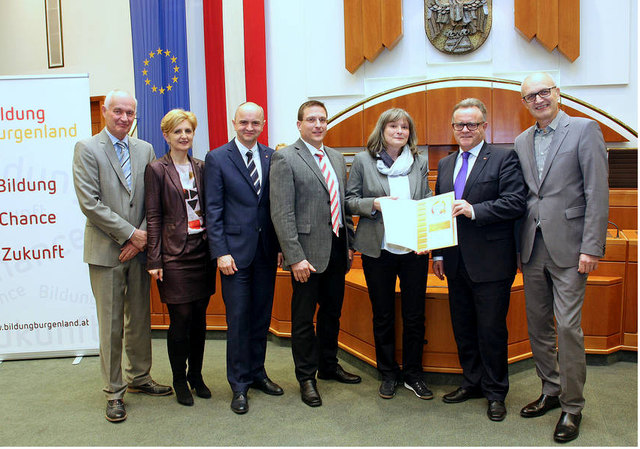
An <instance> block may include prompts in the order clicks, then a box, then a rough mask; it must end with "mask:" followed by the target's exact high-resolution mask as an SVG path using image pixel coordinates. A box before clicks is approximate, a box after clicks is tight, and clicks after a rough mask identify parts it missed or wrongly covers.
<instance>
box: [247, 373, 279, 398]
mask: <svg viewBox="0 0 640 449" xmlns="http://www.w3.org/2000/svg"><path fill="white" fill-rule="evenodd" d="M249 387H251V388H255V389H256V390H260V391H263V392H265V393H267V394H270V395H273V396H280V395H283V394H284V390H283V389H282V387H280V385H278V384H277V383H275V382H274V381H272V380H271V379H269V378H268V377H265V378H264V379H262V380H256V381H254V382H253V383H252V384H251V385H249Z"/></svg>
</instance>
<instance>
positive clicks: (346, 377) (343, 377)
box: [318, 365, 362, 384]
mask: <svg viewBox="0 0 640 449" xmlns="http://www.w3.org/2000/svg"><path fill="white" fill-rule="evenodd" d="M318 379H324V380H337V381H338V382H342V383H343V384H358V383H360V381H361V380H362V378H361V377H360V376H358V375H356V374H351V373H348V372H346V371H345V370H344V369H343V368H342V367H341V366H340V365H337V366H336V369H335V371H330V372H321V371H318Z"/></svg>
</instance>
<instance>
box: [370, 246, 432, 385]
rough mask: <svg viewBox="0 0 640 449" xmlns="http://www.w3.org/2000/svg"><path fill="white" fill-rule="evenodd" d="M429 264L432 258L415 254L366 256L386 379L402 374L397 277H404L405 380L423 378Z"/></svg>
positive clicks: (378, 353)
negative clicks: (398, 348)
mask: <svg viewBox="0 0 640 449" xmlns="http://www.w3.org/2000/svg"><path fill="white" fill-rule="evenodd" d="M428 263H429V256H418V255H417V254H415V253H408V254H393V253H390V252H389V251H385V250H382V252H381V253H380V257H369V256H366V255H364V254H363V255H362V269H363V270H364V276H365V279H366V281H367V287H368V289H369V299H370V300H371V308H372V311H373V336H374V340H375V344H376V362H377V365H378V371H379V372H380V374H381V376H382V379H383V380H397V379H398V378H399V374H400V368H399V367H398V363H397V362H396V344H395V299H396V294H395V288H396V278H400V297H401V307H402V371H403V375H404V380H405V381H408V382H412V381H415V380H417V379H419V378H421V376H422V352H423V347H424V331H425V326H424V307H425V293H426V289H427V268H428Z"/></svg>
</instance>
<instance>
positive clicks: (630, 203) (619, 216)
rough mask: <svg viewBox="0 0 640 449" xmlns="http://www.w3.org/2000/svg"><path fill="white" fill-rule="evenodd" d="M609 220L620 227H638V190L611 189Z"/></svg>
mask: <svg viewBox="0 0 640 449" xmlns="http://www.w3.org/2000/svg"><path fill="white" fill-rule="evenodd" d="M609 221H611V222H613V223H615V224H616V225H618V227H619V228H620V229H638V190H637V189H610V190H609Z"/></svg>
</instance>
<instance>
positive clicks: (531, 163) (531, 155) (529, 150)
mask: <svg viewBox="0 0 640 449" xmlns="http://www.w3.org/2000/svg"><path fill="white" fill-rule="evenodd" d="M535 129H536V127H535V125H534V126H532V127H531V128H529V129H528V130H527V135H526V136H525V138H524V142H525V144H526V148H525V155H526V156H525V159H523V160H521V161H520V163H521V164H522V171H523V172H524V171H525V170H529V171H530V172H531V175H532V177H533V179H534V182H535V183H536V187H540V178H538V164H536V155H535V149H534V145H533V139H534V136H535Z"/></svg>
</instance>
